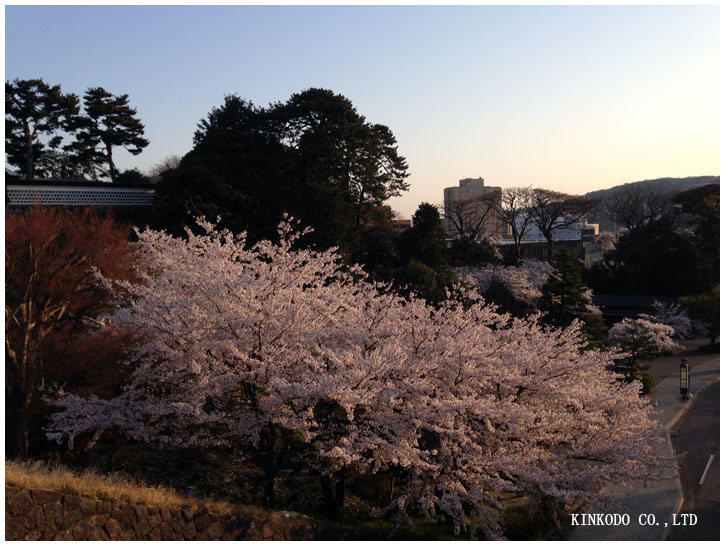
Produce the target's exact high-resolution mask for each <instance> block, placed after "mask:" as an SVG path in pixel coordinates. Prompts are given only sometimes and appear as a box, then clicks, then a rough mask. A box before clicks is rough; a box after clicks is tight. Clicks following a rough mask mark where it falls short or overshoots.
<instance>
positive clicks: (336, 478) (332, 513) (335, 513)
mask: <svg viewBox="0 0 725 546" xmlns="http://www.w3.org/2000/svg"><path fill="white" fill-rule="evenodd" d="M320 484H321V485H322V498H323V499H324V502H325V513H326V514H327V517H329V518H330V519H333V520H335V521H342V520H343V519H344V518H345V468H344V467H343V468H341V469H340V470H338V471H337V472H335V473H334V474H333V477H332V478H331V477H330V476H322V477H321V478H320ZM333 485H334V488H335V490H334V492H333Z"/></svg>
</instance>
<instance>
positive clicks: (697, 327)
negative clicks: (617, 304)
mask: <svg viewBox="0 0 725 546" xmlns="http://www.w3.org/2000/svg"><path fill="white" fill-rule="evenodd" d="M653 307H654V313H653V314H642V315H640V318H643V319H646V320H649V321H651V322H657V323H659V324H666V325H667V326H671V327H672V329H673V330H674V331H675V332H674V334H673V335H674V337H676V338H679V339H687V338H689V337H692V336H693V335H698V334H700V333H702V332H705V331H706V329H707V326H706V325H705V324H704V323H702V322H701V321H698V320H693V319H691V318H690V316H689V315H688V314H687V310H685V309H683V308H682V307H680V306H679V305H678V304H676V303H672V304H669V305H668V304H665V303H662V302H659V301H656V302H655V303H654V306H653Z"/></svg>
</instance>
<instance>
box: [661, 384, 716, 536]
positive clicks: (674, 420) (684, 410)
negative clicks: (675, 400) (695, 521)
mask: <svg viewBox="0 0 725 546" xmlns="http://www.w3.org/2000/svg"><path fill="white" fill-rule="evenodd" d="M719 381H720V375H718V376H717V377H714V378H712V379H711V380H710V381H708V382H707V383H705V384H704V385H703V386H702V387H700V388H699V389H698V391H697V392H696V393H695V394H694V396H693V397H692V398H690V400H688V401H687V403H686V404H684V405H683V407H682V409H681V410H680V411H679V412H677V414H676V415H675V416H674V417H673V418H672V419H670V421H669V422H668V423H667V424H666V425H665V437H666V438H667V446H668V447H669V448H670V453H671V454H672V455H674V454H675V450H674V448H673V447H672V437H671V436H670V431H671V430H672V428H673V427H674V426H675V425H676V424H677V422H678V421H679V420H680V419H682V417H683V416H684V415H685V414H686V413H687V412H688V411H690V408H691V407H692V406H693V405H694V402H695V400H697V399H698V398H699V397H700V396H701V395H702V393H704V392H705V391H706V390H707V389H709V388H710V387H711V386H712V385H714V384H715V383H718V382H719ZM655 390H656V389H655ZM677 490H678V491H679V499H677V501H675V504H674V507H673V510H672V513H673V514H678V515H679V513H680V510H681V509H682V505H683V504H684V503H685V494H684V492H683V491H682V481H681V480H680V475H679V472H678V474H677ZM671 530H672V529H665V530H664V531H663V532H662V536H661V537H660V540H667V535H669V534H670V531H671Z"/></svg>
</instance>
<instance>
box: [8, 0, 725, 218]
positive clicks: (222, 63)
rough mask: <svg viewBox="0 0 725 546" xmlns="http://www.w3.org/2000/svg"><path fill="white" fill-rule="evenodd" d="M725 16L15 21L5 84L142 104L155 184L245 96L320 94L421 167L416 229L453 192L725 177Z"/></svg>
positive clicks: (225, 15)
mask: <svg viewBox="0 0 725 546" xmlns="http://www.w3.org/2000/svg"><path fill="white" fill-rule="evenodd" d="M719 17H720V11H719V7H718V6H705V7H695V6H683V7H653V6H650V7H616V6H610V7H573V6H572V7H544V6H528V7H493V6H465V7H419V6H415V7H413V6H411V7H392V6H363V7H353V6H343V7H327V6H318V7H307V6H299V7H298V6H294V7H292V6H268V7H255V6H223V7H193V6H181V7H178V6H161V7H158V6H157V7H151V6H120V7H110V6H104V7H92V6H77V7H68V6H7V7H6V8H5V48H6V49H5V78H6V80H7V79H11V80H12V79H14V78H21V79H27V78H36V77H41V78H43V79H44V80H45V81H47V82H49V83H54V84H55V83H60V84H61V85H62V88H63V90H64V91H65V92H74V93H76V94H78V95H82V94H83V92H84V91H85V90H86V88H88V87H91V86H101V87H104V88H106V89H107V90H109V91H111V92H112V93H114V94H121V93H128V94H129V96H130V102H131V104H132V106H134V107H136V108H137V109H138V112H139V116H140V117H141V119H142V121H143V123H144V124H145V126H146V136H147V138H148V139H149V140H150V141H151V144H150V146H149V147H148V148H147V149H146V150H144V152H143V153H142V154H141V155H139V156H136V157H133V156H130V155H129V154H126V156H125V157H123V156H122V157H121V158H119V159H120V160H119V164H120V166H121V167H123V168H126V167H134V166H135V167H138V168H140V169H141V170H145V169H147V168H149V167H151V166H152V165H153V164H154V163H157V162H158V161H160V160H161V159H162V158H164V157H165V156H167V155H170V154H178V155H183V154H184V153H186V152H187V151H189V150H190V148H191V142H192V135H193V132H194V129H195V126H196V124H197V122H198V121H199V120H200V119H201V118H202V117H204V116H205V115H206V114H207V113H208V112H209V110H211V108H213V107H214V106H218V105H220V104H221V103H222V101H223V97H224V95H225V94H231V93H237V94H239V95H240V96H242V97H243V98H246V99H249V100H252V101H253V102H255V103H256V104H259V105H267V104H269V103H270V102H275V101H284V100H286V99H287V98H288V97H289V96H290V95H291V94H292V93H294V92H298V91H301V90H303V89H306V88H309V87H325V88H329V89H332V90H333V91H335V92H336V93H341V94H343V95H345V96H347V97H348V98H349V99H351V100H352V102H353V104H354V105H355V107H356V108H357V110H358V112H359V113H360V114H362V115H364V116H365V117H366V118H367V119H368V120H369V121H371V122H374V123H383V124H385V125H387V126H389V127H390V128H391V130H392V131H393V133H394V134H395V136H396V137H397V139H398V143H399V149H400V152H401V154H402V155H403V156H404V157H406V158H407V160H408V162H409V164H410V173H411V176H410V177H409V179H408V181H409V182H410V185H411V190H410V191H409V192H407V194H406V195H405V196H404V197H400V198H396V199H393V200H391V204H392V205H393V208H395V209H396V210H398V211H400V212H402V213H403V215H404V216H406V217H409V216H410V215H411V214H412V213H413V212H414V211H415V209H416V207H417V206H418V204H419V203H420V202H421V201H429V202H433V203H439V202H441V201H442V199H443V188H445V187H446V186H452V185H457V181H458V179H460V178H465V177H478V176H483V177H484V178H485V180H486V184H487V185H494V186H503V187H511V186H522V185H534V186H539V187H547V188H551V189H557V190H561V191H568V192H572V193H584V192H587V191H590V190H594V189H600V188H605V187H610V186H614V185H617V184H622V183H624V182H631V181H635V180H642V179H646V178H657V177H661V176H691V175H693V176H694V175H706V174H708V175H710V174H714V175H717V174H719V173H720V160H719V158H720V102H719V94H720V83H719V80H720V78H719V71H720V59H719V28H720V22H719Z"/></svg>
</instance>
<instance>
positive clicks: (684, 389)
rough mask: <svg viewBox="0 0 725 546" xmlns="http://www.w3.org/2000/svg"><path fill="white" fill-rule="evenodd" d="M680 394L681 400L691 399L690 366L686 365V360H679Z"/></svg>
mask: <svg viewBox="0 0 725 546" xmlns="http://www.w3.org/2000/svg"><path fill="white" fill-rule="evenodd" d="M680 394H681V395H682V399H683V400H687V399H689V398H692V394H690V365H689V364H688V363H687V359H686V358H683V359H682V360H680Z"/></svg>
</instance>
